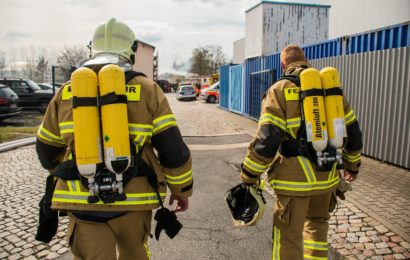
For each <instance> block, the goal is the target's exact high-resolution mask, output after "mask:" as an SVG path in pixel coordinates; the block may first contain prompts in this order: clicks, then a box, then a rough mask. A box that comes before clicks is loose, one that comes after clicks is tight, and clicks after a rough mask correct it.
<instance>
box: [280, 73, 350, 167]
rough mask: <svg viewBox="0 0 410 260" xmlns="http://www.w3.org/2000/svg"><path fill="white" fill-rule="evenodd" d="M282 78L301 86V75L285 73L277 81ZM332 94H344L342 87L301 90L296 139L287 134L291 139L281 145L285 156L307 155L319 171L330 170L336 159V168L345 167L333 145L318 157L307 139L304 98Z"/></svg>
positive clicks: (327, 147) (328, 146) (281, 151)
mask: <svg viewBox="0 0 410 260" xmlns="http://www.w3.org/2000/svg"><path fill="white" fill-rule="evenodd" d="M280 80H289V81H291V82H292V83H294V84H295V85H296V86H298V87H299V88H300V86H301V83H300V77H299V76H298V75H294V74H287V75H283V76H282V77H280V78H279V79H278V80H277V82H278V81H280ZM330 95H343V93H342V90H341V89H340V88H334V89H329V90H319V89H310V90H307V91H301V90H300V91H299V108H300V116H301V122H300V128H299V130H298V132H297V135H296V139H295V138H293V137H292V136H291V135H290V134H288V133H287V134H286V135H287V137H288V138H289V140H286V141H283V142H282V143H281V145H280V146H279V153H280V154H281V155H283V156H285V157H295V156H303V157H306V158H308V159H309V160H310V161H311V162H313V163H314V164H315V165H316V168H317V170H318V171H330V170H331V169H332V167H333V163H334V162H335V161H337V162H338V164H337V166H336V168H337V169H343V167H344V166H343V163H342V161H341V158H339V156H337V152H336V149H334V148H333V147H332V146H331V145H329V144H328V145H327V146H326V149H325V150H324V151H323V152H322V156H321V157H318V154H317V152H316V151H315V149H314V148H313V146H312V143H311V142H308V141H307V134H306V124H305V116H304V109H303V100H304V99H305V98H306V97H308V96H330Z"/></svg>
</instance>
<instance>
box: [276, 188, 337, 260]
mask: <svg viewBox="0 0 410 260" xmlns="http://www.w3.org/2000/svg"><path fill="white" fill-rule="evenodd" d="M332 196H333V195H332V191H330V192H328V193H326V194H321V195H315V196H285V195H277V198H278V199H277V201H276V207H275V211H274V214H273V248H272V259H274V260H279V259H281V260H300V259H317V260H325V259H328V258H327V256H328V252H327V250H328V244H327V231H328V228H329V223H328V220H329V218H330V215H329V209H330V208H331V205H330V204H331V199H332ZM332 201H333V200H332ZM331 210H333V209H331Z"/></svg>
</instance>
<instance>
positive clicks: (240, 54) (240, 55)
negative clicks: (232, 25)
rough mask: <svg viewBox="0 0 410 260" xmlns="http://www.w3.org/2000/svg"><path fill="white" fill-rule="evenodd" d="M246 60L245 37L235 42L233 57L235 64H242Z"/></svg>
mask: <svg viewBox="0 0 410 260" xmlns="http://www.w3.org/2000/svg"><path fill="white" fill-rule="evenodd" d="M244 60H245V38H242V39H240V40H237V41H235V42H234V43H233V58H232V62H233V63H234V64H242V62H243V61H244Z"/></svg>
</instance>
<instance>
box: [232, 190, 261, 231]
mask: <svg viewBox="0 0 410 260" xmlns="http://www.w3.org/2000/svg"><path fill="white" fill-rule="evenodd" d="M225 200H226V203H227V204H228V208H229V211H230V212H231V215H232V222H233V224H234V225H235V226H238V227H241V226H251V225H254V224H255V223H256V222H257V221H258V220H259V219H260V218H261V217H262V216H263V213H264V212H265V204H266V202H265V198H264V197H263V195H262V190H261V189H260V188H259V187H256V186H248V185H245V184H243V183H242V184H239V185H237V186H235V187H233V188H232V189H230V190H228V192H227V193H226V194H225Z"/></svg>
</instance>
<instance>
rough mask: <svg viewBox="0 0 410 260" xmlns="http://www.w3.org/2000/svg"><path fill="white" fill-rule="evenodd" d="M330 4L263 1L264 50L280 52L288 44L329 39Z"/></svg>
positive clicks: (265, 51)
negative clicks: (328, 5) (327, 5)
mask: <svg viewBox="0 0 410 260" xmlns="http://www.w3.org/2000/svg"><path fill="white" fill-rule="evenodd" d="M328 9H329V8H328V7H326V6H319V5H303V4H301V5H296V4H278V3H265V4H263V31H262V32H263V42H262V44H263V45H262V54H263V55H269V54H272V53H275V52H280V51H281V50H282V49H283V48H284V47H285V46H286V45H288V44H291V43H294V44H298V45H307V44H313V43H317V42H321V41H324V40H327V39H328V30H329V16H328Z"/></svg>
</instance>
